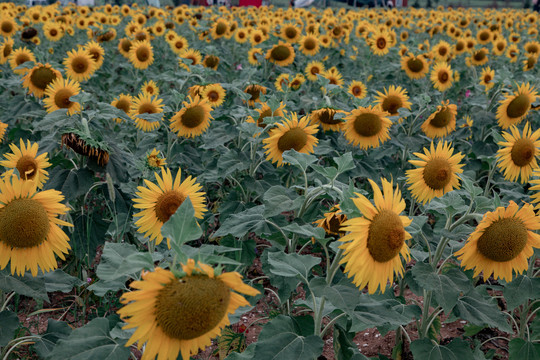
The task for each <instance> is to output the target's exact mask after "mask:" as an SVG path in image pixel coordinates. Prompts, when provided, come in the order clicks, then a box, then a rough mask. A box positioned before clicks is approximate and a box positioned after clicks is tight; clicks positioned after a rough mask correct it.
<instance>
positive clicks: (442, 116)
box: [430, 107, 452, 128]
mask: <svg viewBox="0 0 540 360" xmlns="http://www.w3.org/2000/svg"><path fill="white" fill-rule="evenodd" d="M451 120H452V111H450V109H448V108H446V107H445V108H444V109H442V110H440V111H439V112H438V113H437V114H435V116H434V117H433V119H432V120H431V122H430V125H431V126H435V127H436V128H443V127H445V126H446V125H448V123H450V121H451Z"/></svg>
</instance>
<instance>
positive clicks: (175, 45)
mask: <svg viewBox="0 0 540 360" xmlns="http://www.w3.org/2000/svg"><path fill="white" fill-rule="evenodd" d="M168 43H169V46H170V47H171V49H172V51H173V52H174V53H175V54H177V55H178V54H180V53H181V52H182V50H185V49H187V48H188V46H189V42H188V41H187V39H186V38H185V37H183V36H180V35H176V36H175V37H174V39H172V40H171V41H169V42H168Z"/></svg>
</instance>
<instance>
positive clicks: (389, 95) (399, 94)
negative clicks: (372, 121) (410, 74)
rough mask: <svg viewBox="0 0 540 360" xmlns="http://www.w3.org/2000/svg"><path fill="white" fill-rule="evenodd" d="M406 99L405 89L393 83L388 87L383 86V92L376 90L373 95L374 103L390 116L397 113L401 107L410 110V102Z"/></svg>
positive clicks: (407, 97)
mask: <svg viewBox="0 0 540 360" xmlns="http://www.w3.org/2000/svg"><path fill="white" fill-rule="evenodd" d="M408 100H409V96H408V95H407V89H402V88H401V86H398V87H396V86H394V85H390V87H389V88H388V89H386V88H385V89H384V93H381V92H379V91H377V96H375V104H378V105H379V107H380V108H381V109H382V110H384V111H386V112H388V113H389V114H390V116H397V115H399V112H398V110H399V109H401V108H405V109H409V110H410V109H411V105H412V104H411V103H410V102H409V101H408Z"/></svg>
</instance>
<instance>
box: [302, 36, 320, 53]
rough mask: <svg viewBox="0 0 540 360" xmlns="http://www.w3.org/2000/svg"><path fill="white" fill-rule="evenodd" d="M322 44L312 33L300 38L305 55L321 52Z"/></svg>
mask: <svg viewBox="0 0 540 360" xmlns="http://www.w3.org/2000/svg"><path fill="white" fill-rule="evenodd" d="M320 48H321V45H320V44H319V39H318V38H317V37H316V36H315V35H312V34H308V35H306V36H304V37H302V39H301V40H300V51H301V52H302V53H303V54H304V55H308V56H313V55H315V54H317V53H318V52H319V49H320Z"/></svg>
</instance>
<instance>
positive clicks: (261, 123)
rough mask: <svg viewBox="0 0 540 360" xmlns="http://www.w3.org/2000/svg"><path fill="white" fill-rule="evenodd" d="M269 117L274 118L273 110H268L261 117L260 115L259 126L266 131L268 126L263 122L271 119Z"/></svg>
mask: <svg viewBox="0 0 540 360" xmlns="http://www.w3.org/2000/svg"><path fill="white" fill-rule="evenodd" d="M269 116H272V110H271V109H266V110H264V111H263V112H261V115H259V118H258V119H257V126H259V127H261V128H263V129H264V128H265V127H266V124H265V123H263V120H264V118H266V117H269Z"/></svg>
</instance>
